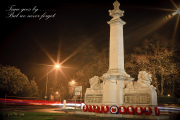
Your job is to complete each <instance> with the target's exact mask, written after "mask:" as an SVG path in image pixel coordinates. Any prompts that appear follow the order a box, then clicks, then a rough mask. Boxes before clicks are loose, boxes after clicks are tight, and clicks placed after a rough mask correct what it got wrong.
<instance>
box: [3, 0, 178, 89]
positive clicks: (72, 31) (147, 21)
mask: <svg viewBox="0 0 180 120" xmlns="http://www.w3.org/2000/svg"><path fill="white" fill-rule="evenodd" d="M114 1H115V0H98V2H97V0H64V1H63V0H58V1H56V2H54V1H43V2H41V3H37V2H33V1H24V2H15V1H14V2H6V3H2V4H3V7H1V9H2V10H1V11H3V14H2V15H1V19H2V22H1V30H2V31H1V36H2V38H1V42H0V63H1V64H3V65H10V66H16V67H17V68H19V69H20V70H21V72H22V73H24V74H25V75H27V77H28V78H29V79H30V80H31V79H33V77H35V80H36V81H37V83H38V85H39V86H41V83H44V81H45V80H46V78H43V79H40V78H41V77H43V76H44V75H45V74H46V71H47V69H49V70H50V69H52V67H47V66H45V65H39V64H46V65H53V63H52V61H51V60H50V59H49V58H48V56H47V55H46V54H45V52H44V51H43V49H44V50H45V51H47V52H48V53H49V54H50V56H52V58H53V59H54V60H55V61H56V59H57V52H58V46H60V51H61V52H60V57H61V58H60V61H61V62H62V61H63V60H64V59H66V58H67V57H68V56H70V55H71V54H73V53H74V52H76V53H75V54H74V56H73V57H71V58H70V59H69V60H67V61H66V62H64V64H63V66H66V67H71V68H70V69H67V68H66V69H63V71H64V73H65V74H66V76H67V78H66V77H63V75H62V74H61V73H59V75H58V78H57V79H58V80H60V81H62V82H63V83H65V82H67V81H69V80H70V79H69V77H71V78H72V77H73V75H74V74H75V71H76V70H77V69H79V68H81V67H82V65H83V64H84V63H86V62H87V61H88V60H86V59H83V58H84V57H83V56H84V55H86V53H87V52H88V51H93V52H98V51H99V50H101V49H102V48H104V47H108V46H109V32H110V31H109V25H108V24H107V21H109V20H110V19H111V17H110V16H109V12H108V10H110V9H113V2H114ZM173 1H174V3H175V4H176V5H178V6H179V5H180V1H179V0H173ZM119 2H120V4H121V5H120V9H121V10H124V11H125V13H124V17H122V20H124V21H125V22H126V25H125V26H124V47H125V52H127V53H128V52H132V49H133V47H135V46H137V45H139V44H140V43H141V42H142V41H143V40H144V39H146V38H149V37H150V36H152V34H153V33H160V34H164V35H166V34H169V35H170V36H172V34H173V32H174V28H175V24H176V20H177V15H176V16H174V17H173V18H171V19H168V20H166V21H165V22H164V23H163V24H162V23H161V22H160V19H161V18H163V17H165V16H167V15H169V14H172V13H173V12H172V11H163V10H158V9H174V10H175V7H174V5H173V4H172V2H171V1H170V0H144V1H142V0H119ZM10 5H15V6H14V8H16V9H20V10H21V9H23V8H26V9H27V8H31V9H32V8H34V7H36V9H38V11H36V12H35V13H34V14H33V11H23V12H22V13H20V15H25V18H20V16H18V17H15V18H8V16H9V14H10V13H9V12H10V11H8V10H9V9H10V8H9V7H10ZM45 12H46V14H47V15H54V14H55V17H54V18H49V19H47V20H45V18H41V19H40V20H39V18H37V17H36V18H27V16H28V15H40V16H41V15H43V14H44V13H45ZM14 14H16V15H17V14H18V11H17V12H15V13H14ZM157 21H158V22H157ZM161 25H162V26H161ZM179 28H180V27H178V28H177V34H176V40H177V39H179V35H178V32H179ZM91 56H92V55H90V58H89V60H90V59H91ZM54 73H55V72H52V73H51V74H50V75H49V77H50V79H51V80H53V79H54V77H53V76H54ZM68 76H69V77H68Z"/></svg>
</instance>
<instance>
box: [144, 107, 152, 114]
mask: <svg viewBox="0 0 180 120" xmlns="http://www.w3.org/2000/svg"><path fill="white" fill-rule="evenodd" d="M144 114H145V115H151V114H152V109H151V108H150V107H145V108H144Z"/></svg>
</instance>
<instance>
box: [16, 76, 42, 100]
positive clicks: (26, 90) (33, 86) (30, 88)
mask: <svg viewBox="0 0 180 120" xmlns="http://www.w3.org/2000/svg"><path fill="white" fill-rule="evenodd" d="M17 95H19V96H21V97H39V96H40V94H39V90H38V86H37V83H36V82H35V80H34V79H33V80H31V81H27V82H26V83H24V85H23V89H22V91H19V92H18V94H17Z"/></svg>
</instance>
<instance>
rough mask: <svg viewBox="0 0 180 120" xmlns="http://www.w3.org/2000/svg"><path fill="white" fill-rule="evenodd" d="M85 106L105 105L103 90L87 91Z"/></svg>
mask: <svg viewBox="0 0 180 120" xmlns="http://www.w3.org/2000/svg"><path fill="white" fill-rule="evenodd" d="M85 104H87V105H102V104H103V92H102V90H93V89H90V88H87V89H86V93H85Z"/></svg>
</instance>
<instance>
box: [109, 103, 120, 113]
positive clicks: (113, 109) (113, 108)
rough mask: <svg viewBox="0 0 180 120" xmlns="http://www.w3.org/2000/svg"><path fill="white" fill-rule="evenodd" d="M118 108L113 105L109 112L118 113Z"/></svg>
mask: <svg viewBox="0 0 180 120" xmlns="http://www.w3.org/2000/svg"><path fill="white" fill-rule="evenodd" d="M118 110H119V108H118V107H117V106H116V105H113V106H111V107H110V113H111V114H118Z"/></svg>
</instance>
